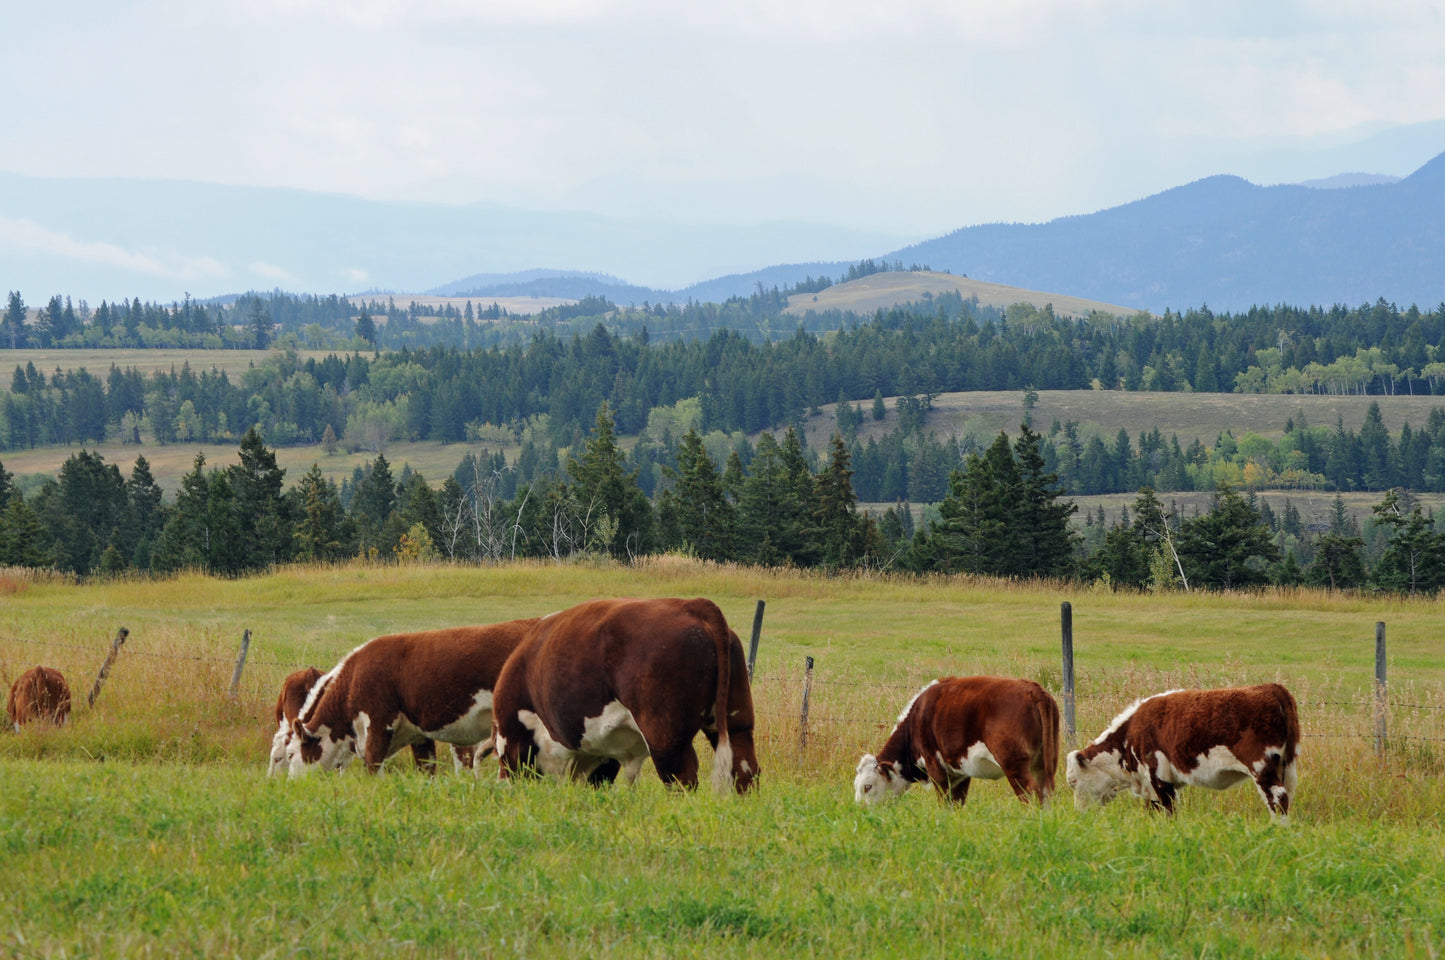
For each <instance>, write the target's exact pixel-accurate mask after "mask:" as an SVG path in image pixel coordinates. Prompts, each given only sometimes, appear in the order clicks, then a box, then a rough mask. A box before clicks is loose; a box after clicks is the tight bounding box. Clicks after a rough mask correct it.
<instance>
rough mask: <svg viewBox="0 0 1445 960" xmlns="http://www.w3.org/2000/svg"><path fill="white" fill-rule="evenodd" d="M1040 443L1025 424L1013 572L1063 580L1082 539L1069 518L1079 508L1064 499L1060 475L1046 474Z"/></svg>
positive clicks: (1018, 453) (1019, 449) (1017, 453)
mask: <svg viewBox="0 0 1445 960" xmlns="http://www.w3.org/2000/svg"><path fill="white" fill-rule="evenodd" d="M1040 440H1041V438H1040V437H1039V435H1038V434H1037V433H1034V432H1033V431H1032V430H1030V429H1029V426H1028V424H1022V425H1021V426H1020V427H1019V435H1018V439H1017V440H1015V441H1014V459H1015V461H1016V462H1017V464H1018V473H1019V498H1018V500H1017V501H1016V504H1015V507H1014V509H1013V510H1012V511H1011V514H1012V516H1011V517H1010V526H1011V527H1012V528H1014V529H1015V530H1017V531H1018V536H1017V543H1018V546H1017V548H1016V552H1015V554H1014V556H1013V558H1012V561H1013V562H1012V563H1011V567H1012V569H1011V570H1010V571H1009V572H1010V573H1012V574H1014V575H1016V576H1025V577H1027V576H1034V577H1063V576H1067V575H1068V574H1069V572H1070V571H1071V570H1072V569H1073V566H1074V552H1075V548H1076V547H1077V545H1078V536H1077V534H1075V533H1074V532H1073V529H1072V527H1071V526H1070V524H1069V518H1070V517H1072V516H1073V515H1074V514H1075V512H1077V511H1078V509H1079V508H1078V505H1077V504H1075V503H1074V502H1073V501H1072V500H1063V499H1062V498H1063V496H1064V494H1063V491H1061V490H1059V489H1058V480H1059V478H1058V475H1057V474H1053V473H1046V472H1045V470H1044V458H1043V454H1042V453H1041V452H1040V449H1039V446H1040Z"/></svg>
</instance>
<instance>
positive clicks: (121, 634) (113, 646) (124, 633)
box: [85, 627, 130, 707]
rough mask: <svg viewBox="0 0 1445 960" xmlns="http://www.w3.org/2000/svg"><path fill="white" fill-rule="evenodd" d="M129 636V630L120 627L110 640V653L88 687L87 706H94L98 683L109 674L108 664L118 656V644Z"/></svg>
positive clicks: (98, 691)
mask: <svg viewBox="0 0 1445 960" xmlns="http://www.w3.org/2000/svg"><path fill="white" fill-rule="evenodd" d="M128 636H130V631H129V630H127V629H126V628H125V627H121V628H120V630H119V631H118V632H117V633H116V635H115V639H114V640H112V641H111V642H110V653H109V654H107V655H106V658H105V663H103V664H101V665H100V673H98V674H96V677H95V686H93V687H91V688H90V696H89V697H87V698H86V701H85V705H86V706H87V707H93V706H95V698H96V697H98V696H100V685H101V684H103V683H105V678H106V677H107V676H109V675H110V666H111V664H113V663H115V658H116V657H118V656H120V645H121V644H122V643H125V638H126V637H128Z"/></svg>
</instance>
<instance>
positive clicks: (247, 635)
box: [229, 630, 251, 700]
mask: <svg viewBox="0 0 1445 960" xmlns="http://www.w3.org/2000/svg"><path fill="white" fill-rule="evenodd" d="M250 649H251V631H250V630H247V631H246V632H244V633H242V634H241V655H240V656H239V657H237V658H236V669H235V671H234V672H233V673H232V674H231V690H230V693H229V696H230V698H231V699H232V700H234V699H236V691H237V690H239V689H240V688H241V669H242V668H243V667H245V666H246V652H247V651H248V650H250Z"/></svg>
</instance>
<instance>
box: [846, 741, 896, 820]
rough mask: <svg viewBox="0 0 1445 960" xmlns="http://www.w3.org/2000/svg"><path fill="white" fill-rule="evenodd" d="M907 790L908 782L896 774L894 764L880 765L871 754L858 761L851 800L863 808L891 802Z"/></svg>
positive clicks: (866, 754)
mask: <svg viewBox="0 0 1445 960" xmlns="http://www.w3.org/2000/svg"><path fill="white" fill-rule="evenodd" d="M907 789H908V781H907V780H905V779H903V775H902V774H900V773H899V772H898V770H897V769H896V767H895V766H894V764H891V763H889V764H886V765H885V764H880V763H879V762H878V758H877V757H875V756H873V754H871V753H865V754H863V759H861V760H859V761H858V775H857V776H856V777H854V778H853V800H854V801H855V802H857V803H861V804H863V805H864V806H868V807H871V806H874V805H876V804H879V803H882V802H883V801H885V800H891V799H893V798H894V797H896V796H898V795H899V794H901V793H902V792H903V791H905V790H907Z"/></svg>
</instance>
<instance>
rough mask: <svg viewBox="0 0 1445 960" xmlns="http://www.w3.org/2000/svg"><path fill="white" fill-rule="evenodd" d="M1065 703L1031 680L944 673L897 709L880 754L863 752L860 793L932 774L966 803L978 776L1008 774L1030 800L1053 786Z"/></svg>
mask: <svg viewBox="0 0 1445 960" xmlns="http://www.w3.org/2000/svg"><path fill="white" fill-rule="evenodd" d="M1058 765H1059V706H1058V704H1057V703H1056V702H1054V698H1053V697H1051V696H1049V694H1048V692H1047V691H1046V690H1044V688H1043V687H1041V686H1039V685H1038V684H1037V683H1035V682H1033V681H1032V680H1017V679H1014V678H1012V677H944V678H943V679H941V680H935V681H933V682H932V683H930V684H929V685H928V686H926V687H924V688H923V689H922V690H920V691H919V692H918V693H917V694H916V695H914V697H913V699H912V700H910V701H908V704H907V706H905V707H904V708H903V712H902V713H901V714H899V715H898V725H897V726H895V727H894V728H893V733H892V734H891V735H890V736H889V737H888V742H887V743H885V744H884V745H883V749H881V750H879V751H878V755H877V756H874V755H873V754H871V753H870V754H864V755H863V759H861V760H859V761H858V774H857V776H856V777H855V778H854V780H853V799H854V800H856V801H857V802H858V803H861V804H865V805H868V806H873V805H875V804H878V803H881V802H883V801H885V800H889V799H892V798H893V797H896V796H898V795H900V794H902V793H903V792H904V791H905V790H907V789H908V788H909V787H911V786H913V784H915V783H918V782H919V781H922V780H928V781H929V782H931V783H932V784H933V786H934V789H935V790H937V792H938V795H939V797H940V798H941V799H944V800H949V801H952V802H954V803H958V804H962V803H964V802H965V801H966V800H967V799H968V786H969V784H970V783H971V782H972V781H973V780H974V779H975V778H978V779H983V780H998V779H1000V778H1002V779H1005V780H1007V781H1008V785H1009V786H1010V787H1012V788H1013V791H1014V795H1015V796H1017V797H1018V798H1019V799H1020V800H1022V801H1024V802H1025V803H1027V802H1028V800H1029V797H1030V796H1031V795H1032V796H1033V797H1035V798H1037V799H1038V801H1039V802H1040V803H1045V802H1047V800H1048V798H1049V795H1050V794H1052V793H1053V792H1054V771H1055V769H1056V768H1057V767H1058Z"/></svg>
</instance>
